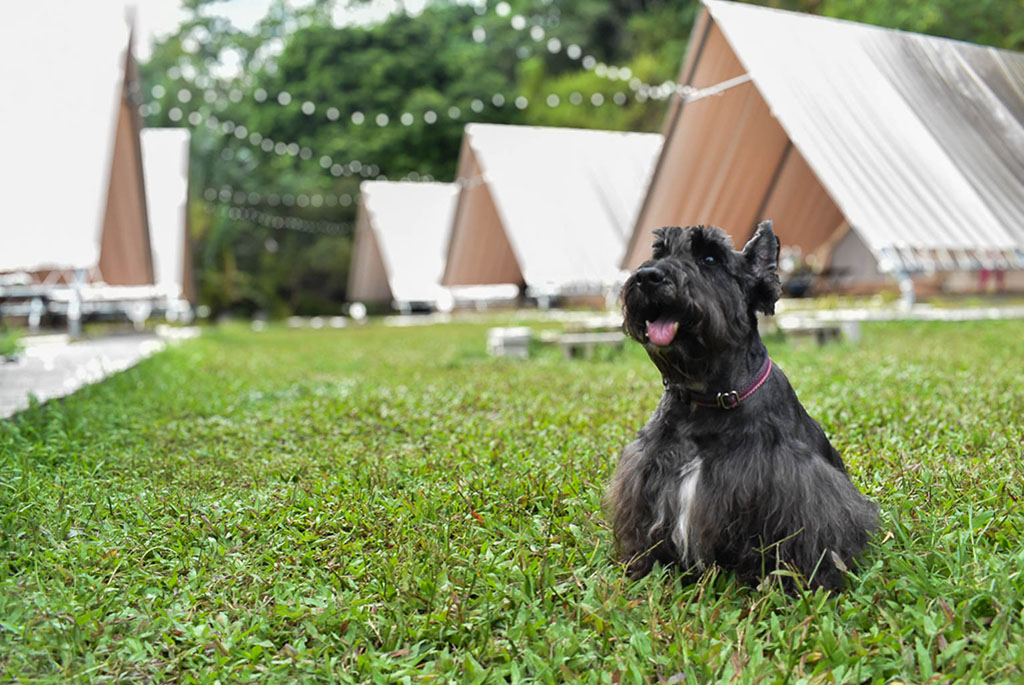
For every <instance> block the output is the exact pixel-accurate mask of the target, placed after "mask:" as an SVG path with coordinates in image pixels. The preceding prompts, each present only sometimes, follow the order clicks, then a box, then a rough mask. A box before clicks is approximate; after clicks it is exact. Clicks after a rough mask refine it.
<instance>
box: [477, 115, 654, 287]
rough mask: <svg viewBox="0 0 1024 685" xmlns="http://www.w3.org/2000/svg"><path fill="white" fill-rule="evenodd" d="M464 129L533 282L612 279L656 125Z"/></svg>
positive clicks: (644, 180) (649, 161) (645, 177)
mask: <svg viewBox="0 0 1024 685" xmlns="http://www.w3.org/2000/svg"><path fill="white" fill-rule="evenodd" d="M465 135H466V136H467V140H468V144H469V145H470V147H471V148H472V150H473V153H474V154H475V156H476V159H477V161H478V163H479V164H480V168H481V170H482V180H483V182H485V183H486V184H487V185H488V188H489V189H490V192H491V195H492V197H493V198H494V203H495V205H496V209H497V211H498V215H499V217H500V218H501V222H502V224H503V226H504V229H505V233H506V235H507V237H508V240H509V243H510V244H511V246H512V250H513V251H514V253H515V256H516V260H517V261H518V263H519V267H520V269H521V271H522V274H523V277H524V279H525V281H526V284H527V285H528V286H529V287H530V288H531V289H532V290H534V291H536V292H545V291H546V292H560V291H561V292H564V291H566V290H572V289H573V288H574V287H585V286H593V285H595V284H597V285H608V284H612V283H615V282H616V281H617V280H618V279H619V278H620V275H621V272H620V270H619V266H618V265H619V263H620V261H621V260H622V254H623V251H624V250H625V246H626V239H627V236H628V234H629V232H630V231H631V229H632V227H633V223H634V221H635V220H636V215H637V212H638V211H639V209H640V202H641V200H642V199H643V197H644V194H645V193H646V191H647V186H648V183H649V182H650V179H651V174H652V173H653V171H654V165H655V163H656V161H657V157H658V152H659V151H660V149H661V142H662V137H661V135H660V134H656V133H622V132H618V131H593V130H583V129H571V128H544V127H534V126H507V125H499V124H469V125H467V126H466V133H465Z"/></svg>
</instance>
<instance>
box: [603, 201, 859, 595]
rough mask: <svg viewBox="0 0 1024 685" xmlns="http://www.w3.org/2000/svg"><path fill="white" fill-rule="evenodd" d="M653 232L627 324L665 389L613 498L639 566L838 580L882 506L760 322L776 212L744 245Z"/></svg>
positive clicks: (638, 573)
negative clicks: (781, 364)
mask: <svg viewBox="0 0 1024 685" xmlns="http://www.w3.org/2000/svg"><path fill="white" fill-rule="evenodd" d="M654 235H655V237H656V242H655V243H654V255H653V258H652V259H650V260H648V261H646V262H644V263H643V264H642V265H641V266H640V268H639V269H637V270H636V271H635V272H634V273H633V274H632V275H631V276H630V277H629V279H628V280H627V281H626V284H625V287H624V289H623V315H624V323H623V327H624V329H625V332H626V334H627V335H628V336H629V337H631V338H633V339H634V340H636V341H637V342H639V343H640V344H642V345H643V346H644V348H645V349H646V350H647V354H648V355H649V356H650V358H651V361H653V362H654V364H655V365H656V366H657V367H658V370H659V371H661V375H662V379H663V383H664V385H665V394H664V395H663V396H662V398H661V402H660V404H659V405H658V408H657V410H655V412H654V416H652V417H651V419H650V421H648V422H647V425H646V426H644V427H643V428H642V429H641V430H640V432H639V433H638V434H637V438H636V440H634V441H633V442H632V443H630V444H629V445H628V446H626V448H625V449H624V450H623V451H622V456H621V457H620V459H619V464H618V468H617V470H616V473H615V478H614V480H613V482H612V485H611V487H610V489H609V491H608V494H607V498H606V504H607V505H608V507H609V508H610V509H611V518H612V523H613V529H614V532H615V538H616V543H617V546H618V549H619V553H620V555H621V557H622V559H623V560H624V561H625V562H626V563H627V568H628V572H629V574H630V575H631V576H633V577H635V578H639V577H642V576H644V575H646V574H647V573H648V572H649V571H650V570H651V568H652V566H653V565H654V563H655V562H660V563H663V564H678V565H679V566H681V567H682V568H684V569H686V570H687V571H699V570H700V569H702V568H705V567H708V566H711V565H717V566H719V567H721V568H724V569H730V570H733V571H734V572H735V573H736V575H737V577H738V578H740V579H741V580H743V581H745V582H749V583H754V582H757V581H758V580H759V579H761V578H764V577H766V576H768V575H777V576H779V577H780V578H781V579H782V584H783V586H784V587H786V588H787V589H788V590H793V589H794V588H795V587H797V586H798V585H801V584H802V585H803V586H805V587H811V588H814V587H818V586H821V587H824V588H827V589H830V590H838V589H840V588H841V587H842V586H843V580H844V575H843V572H844V571H845V570H846V569H847V568H852V567H853V566H854V562H855V559H856V557H857V555H858V554H859V552H860V551H861V549H862V548H863V547H864V545H865V544H866V543H867V541H868V538H869V537H870V535H871V533H872V532H873V531H874V530H875V527H876V525H877V521H878V511H877V507H876V505H875V504H874V503H872V502H870V501H868V500H867V499H865V498H864V496H863V495H861V493H860V492H859V491H858V490H857V488H856V486H854V485H853V483H852V482H851V481H850V477H849V475H848V474H847V472H846V468H845V466H844V465H843V461H842V459H841V458H840V457H839V453H838V452H837V451H836V450H835V448H834V447H832V445H831V444H830V443H829V441H828V438H827V437H825V433H824V431H822V429H821V426H819V425H818V423H817V422H816V421H815V420H814V419H812V418H811V417H810V416H808V415H807V412H806V411H805V410H804V408H803V406H802V405H801V404H800V401H799V400H798V399H797V396H796V393H795V392H794V391H793V388H792V386H790V384H789V381H788V380H787V379H786V376H785V375H783V373H782V372H781V371H780V370H779V369H778V367H776V366H774V364H773V363H772V360H771V359H770V358H769V357H768V352H767V350H766V349H765V347H764V343H762V342H761V337H760V335H759V334H758V331H757V319H756V313H757V312H758V311H760V312H764V313H765V314H772V313H774V311H775V302H776V300H778V299H779V295H780V293H781V286H780V283H779V277H778V274H777V273H776V265H777V261H778V255H779V241H778V239H777V238H776V237H775V234H774V233H773V232H772V224H771V222H770V221H765V222H763V223H761V224H760V225H759V226H758V228H757V233H756V234H755V235H754V237H753V238H752V239H751V240H750V242H749V243H748V244H747V245H746V247H744V248H743V250H742V251H741V252H736V251H734V250H733V249H732V244H731V242H730V240H729V238H728V236H727V235H726V234H725V233H724V232H723V231H722V230H721V229H719V228H715V227H704V226H690V227H687V228H679V227H678V226H673V227H668V228H660V229H658V230H656V231H655V232H654ZM777 570H781V571H783V573H779V574H773V572H774V571H777Z"/></svg>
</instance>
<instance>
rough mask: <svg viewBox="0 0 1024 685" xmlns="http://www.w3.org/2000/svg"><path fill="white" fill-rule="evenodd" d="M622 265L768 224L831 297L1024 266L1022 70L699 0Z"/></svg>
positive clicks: (886, 35)
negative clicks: (680, 236)
mask: <svg viewBox="0 0 1024 685" xmlns="http://www.w3.org/2000/svg"><path fill="white" fill-rule="evenodd" d="M679 83H680V85H681V86H682V87H681V88H680V91H681V96H680V97H679V98H678V99H677V100H676V102H675V103H674V105H673V106H672V108H671V109H670V111H669V114H668V118H667V120H666V124H665V131H664V132H665V139H666V142H665V145H664V148H663V151H662V153H661V156H660V158H659V160H658V166H657V171H656V172H655V176H654V179H653V180H652V182H651V186H650V190H649V192H648V194H647V197H646V199H645V200H644V203H643V208H642V210H641V211H640V213H639V217H638V220H637V222H636V225H635V228H634V231H633V236H632V238H631V240H630V243H629V247H628V249H627V251H626V255H625V259H624V260H623V266H624V267H626V268H634V267H636V266H637V265H638V264H639V263H640V262H642V261H643V260H644V259H645V258H646V257H647V256H648V255H649V253H650V243H651V238H650V234H651V231H652V230H653V229H655V228H657V227H658V226H661V225H675V224H683V225H685V224H698V223H705V224H715V225H719V226H721V227H723V228H725V229H726V230H727V231H728V232H730V233H731V234H732V236H733V238H734V241H735V242H736V243H737V244H742V243H743V241H745V240H746V239H747V238H748V237H749V235H750V233H751V231H752V230H753V227H754V226H755V224H756V223H757V222H758V221H760V220H762V219H769V218H770V219H772V220H773V221H774V224H775V230H776V232H777V234H778V235H779V236H780V238H781V240H782V242H783V244H784V245H789V246H795V247H799V248H800V249H801V250H802V252H803V254H805V255H814V256H816V257H817V258H818V260H819V262H820V263H823V264H826V265H828V266H829V267H830V269H831V272H832V273H833V274H834V275H835V276H836V283H837V284H839V285H843V284H847V285H849V284H856V283H875V284H878V283H883V282H885V281H886V280H887V279H888V278H891V277H892V276H903V275H906V274H923V273H942V272H960V273H963V272H965V271H971V270H978V269H1020V268H1021V267H1022V266H1024V55H1022V54H1020V53H1015V52H1011V51H1006V50H997V49H995V48H990V47H983V46H978V45H972V44H968V43H963V42H959V41H953V40H947V39H942V38H935V37H931V36H924V35H919V34H913V33H907V32H901V31H894V30H890V29H883V28H878V27H873V26H867V25H863V24H857V23H853V22H847V21H840V20H835V19H828V18H822V17H817V16H813V15H806V14H799V13H794V12H786V11H781V10H774V9H768V8H763V7H755V6H751V5H745V4H740V3H732V2H725V1H723V0H704V7H703V9H702V12H701V13H700V15H699V17H698V20H697V22H696V24H695V26H694V30H693V34H692V37H691V40H690V46H689V49H688V52H687V55H686V58H685V60H684V63H683V67H682V70H681V73H680V78H679Z"/></svg>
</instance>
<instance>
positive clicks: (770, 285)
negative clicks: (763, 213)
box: [741, 220, 782, 314]
mask: <svg viewBox="0 0 1024 685" xmlns="http://www.w3.org/2000/svg"><path fill="white" fill-rule="evenodd" d="M779 247H780V244H779V239H778V238H776V237H775V233H774V232H773V231H772V222H771V221H770V220H769V221H762V222H761V223H760V224H758V225H757V232H756V233H754V237H753V238H751V239H750V242H748V243H747V244H746V245H745V246H744V247H743V252H742V253H741V254H742V255H743V259H744V261H745V262H746V266H747V271H748V273H749V274H750V277H751V290H750V304H751V306H753V307H754V308H755V309H757V310H758V311H761V312H764V313H765V314H774V313H775V303H776V302H777V301H778V299H779V297H781V296H782V283H781V282H780V281H779V274H778V265H779Z"/></svg>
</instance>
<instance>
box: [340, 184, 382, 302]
mask: <svg viewBox="0 0 1024 685" xmlns="http://www.w3.org/2000/svg"><path fill="white" fill-rule="evenodd" d="M365 202H366V199H365V198H363V197H361V198H360V201H359V215H358V217H357V218H356V236H355V242H354V243H353V245H352V262H351V264H352V265H351V267H350V268H349V272H348V289H347V291H346V295H345V297H346V299H348V300H350V301H361V302H391V300H392V299H393V298H392V295H391V288H390V286H388V274H387V270H386V269H385V267H384V258H383V257H382V256H381V251H380V245H378V244H377V238H376V236H374V234H373V227H372V226H370V215H369V213H368V212H367V211H366V207H365Z"/></svg>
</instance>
